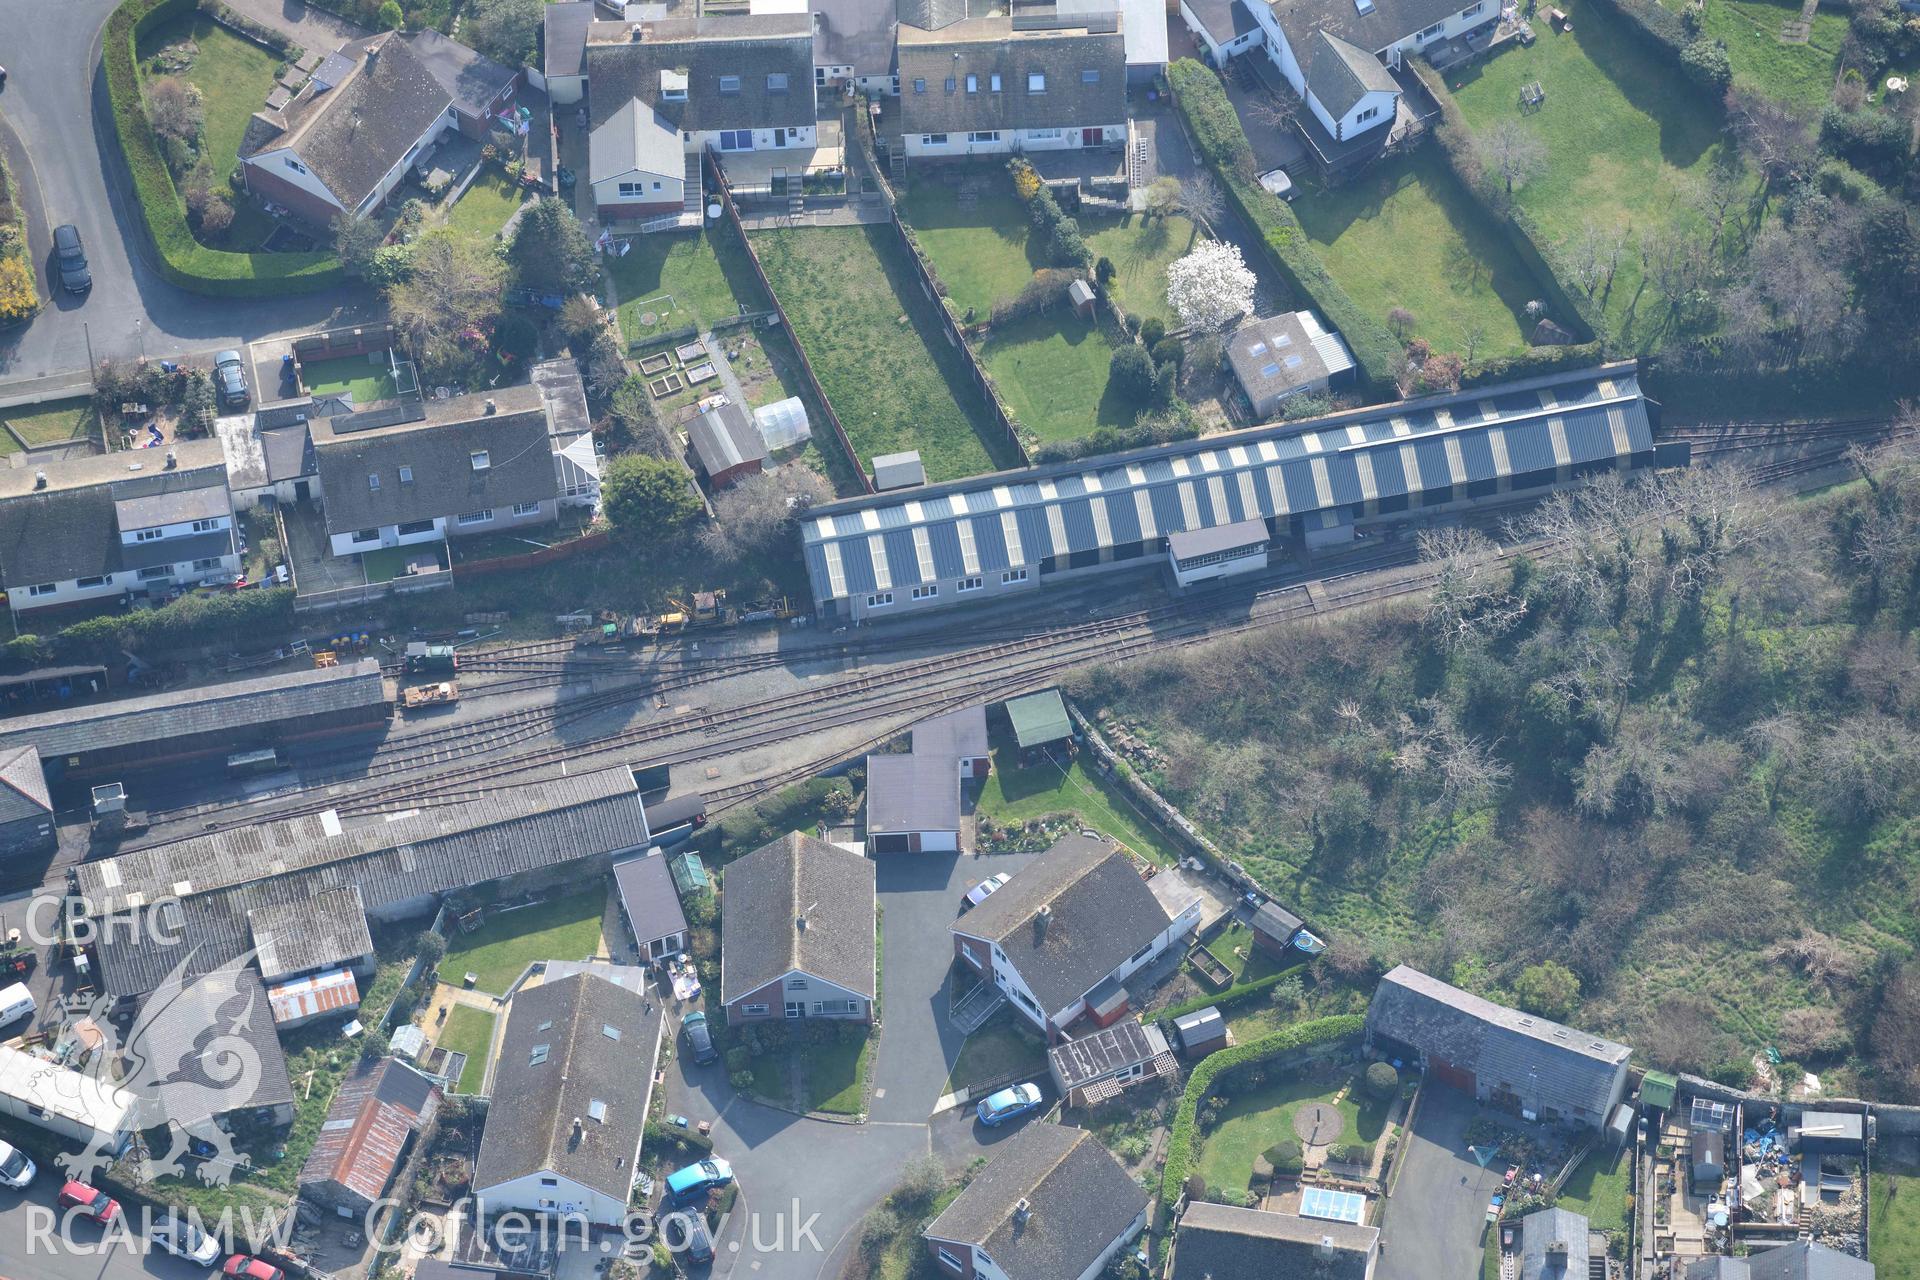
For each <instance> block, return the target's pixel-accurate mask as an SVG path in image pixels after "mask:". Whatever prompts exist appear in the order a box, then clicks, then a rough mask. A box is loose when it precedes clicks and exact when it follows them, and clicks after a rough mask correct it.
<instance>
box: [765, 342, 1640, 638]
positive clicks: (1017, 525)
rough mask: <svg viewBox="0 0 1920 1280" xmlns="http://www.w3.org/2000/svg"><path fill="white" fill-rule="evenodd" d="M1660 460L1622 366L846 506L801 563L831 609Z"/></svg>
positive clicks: (1634, 383) (813, 536) (808, 546)
mask: <svg viewBox="0 0 1920 1280" xmlns="http://www.w3.org/2000/svg"><path fill="white" fill-rule="evenodd" d="M1652 451H1653V433H1652V427H1651V424H1650V423H1649V422H1648V419H1647V405H1646V402H1645V401H1644V400H1643V399H1642V398H1641V394H1640V386H1639V382H1638V379H1637V378H1636V376H1635V374H1634V370H1633V367H1632V366H1631V365H1627V364H1619V365H1610V366H1604V367H1601V368H1593V369H1584V370H1576V371H1572V372H1567V373H1557V374H1548V375H1543V376H1541V377H1538V378H1528V379H1523V380H1521V381H1517V382H1511V383H1507V384H1504V385H1502V386H1498V387H1478V388H1474V389H1472V390H1469V391H1462V392H1456V393H1454V394H1451V395H1445V396H1430V397H1426V398H1423V399H1419V400H1408V401H1402V402H1400V403H1397V404H1386V405H1375V406H1372V407H1370V408H1366V409H1355V410H1350V411H1347V412H1342V413H1336V414H1329V415H1327V416H1326V417H1324V418H1314V419H1310V420H1307V421H1303V422H1289V423H1275V424H1270V425H1267V426H1261V427H1253V428H1249V429H1247V430H1244V431H1229V432H1222V433H1220V434H1218V435H1211V436H1205V437H1202V438H1201V439H1198V440H1183V441H1179V442H1177V443H1173V444H1166V445H1154V446H1150V447H1146V448H1141V449H1132V450H1128V451H1127V452H1124V453H1116V454H1110V455H1107V456H1105V457H1099V458H1083V459H1079V460H1076V461H1072V462H1058V463H1049V464H1047V465H1045V466H1038V467H1027V468H1023V469H1021V470H1018V471H1003V472H999V473H997V474H994V475H986V476H973V477H971V478H969V479H965V480H954V481H948V482H944V483H941V484H936V485H928V486H926V487H924V488H918V489H912V490H909V491H906V492H901V493H879V494H872V495H869V496H867V497H863V498H849V499H846V500H844V501H841V502H834V503H828V504H824V505H821V506H817V507H815V508H813V509H812V510H811V511H809V512H808V513H807V515H806V518H805V519H804V520H802V521H801V524H800V528H801V538H802V544H803V545H802V550H803V552H804V554H805V556H806V562H807V577H808V579H809V580H810V582H811V583H812V587H813V596H814V599H815V601H817V602H819V603H821V604H827V603H830V602H834V601H841V600H848V599H851V598H853V597H854V596H856V595H864V594H866V593H868V592H871V591H874V590H876V583H877V582H878V580H879V575H880V573H884V574H885V576H886V577H887V580H888V582H889V583H890V584H891V588H892V589H893V590H894V591H906V590H909V589H911V588H912V587H913V586H914V585H917V584H919V583H922V582H926V581H930V580H931V581H946V582H952V581H954V580H956V579H959V578H965V577H971V576H973V575H975V574H981V573H999V572H1001V571H1003V570H1006V569H1009V568H1018V567H1032V566H1037V565H1039V564H1041V563H1042V562H1043V561H1044V560H1046V559H1047V558H1048V557H1050V556H1053V557H1060V558H1062V559H1064V558H1066V557H1068V556H1071V555H1076V554H1081V555H1084V554H1085V553H1088V552H1094V551H1098V550H1101V549H1115V548H1125V547H1132V546H1136V545H1140V544H1142V543H1147V544H1151V543H1154V542H1155V541H1157V540H1158V539H1160V538H1164V537H1166V536H1168V535H1169V534H1171V533H1173V532H1175V531H1177V530H1182V529H1193V528H1201V527H1205V526H1210V525H1216V524H1231V523H1233V522H1235V521H1239V520H1245V519H1248V518H1250V517H1253V516H1260V517H1263V518H1269V519H1277V518H1284V517H1290V516H1295V515H1298V516H1303V517H1304V516H1308V515H1314V514H1318V513H1320V512H1323V511H1337V510H1340V509H1341V508H1344V507H1347V506H1350V505H1352V504H1354V503H1357V502H1361V501H1363V500H1365V499H1366V498H1367V497H1368V496H1369V494H1371V495H1374V496H1377V497H1379V498H1381V499H1383V500H1384V499H1389V498H1393V497H1397V496H1402V495H1406V494H1412V493H1427V492H1431V491H1433V490H1435V489H1447V490H1451V489H1452V487H1453V486H1454V485H1455V484H1456V483H1460V482H1471V481H1475V480H1491V479H1496V478H1498V477H1501V476H1509V477H1511V476H1521V475H1526V474H1529V473H1533V472H1539V471H1545V472H1548V473H1551V472H1552V470H1553V468H1555V467H1556V466H1559V465H1565V466H1569V467H1574V468H1578V467H1580V466H1582V465H1583V464H1585V463H1590V462H1599V461H1603V460H1606V461H1619V460H1622V459H1626V458H1631V457H1638V456H1643V455H1650V454H1651V453H1652ZM1363 467H1364V468H1366V471H1365V472H1363V471H1362V468H1363ZM1455 468H1458V469H1459V476H1458V479H1456V475H1455ZM1367 473H1370V477H1371V478H1370V479H1366V478H1364V477H1365V476H1366V475H1367ZM1369 485H1370V486H1371V487H1370V488H1369V487H1368V486H1369ZM962 525H964V526H965V528H964V529H963V528H962V527H961V526H962ZM923 548H924V550H925V553H926V554H927V555H928V557H929V558H930V560H931V563H930V564H929V565H928V566H927V568H926V569H923V568H922V564H923V561H922V560H921V554H922V549H923ZM929 570H930V571H929Z"/></svg>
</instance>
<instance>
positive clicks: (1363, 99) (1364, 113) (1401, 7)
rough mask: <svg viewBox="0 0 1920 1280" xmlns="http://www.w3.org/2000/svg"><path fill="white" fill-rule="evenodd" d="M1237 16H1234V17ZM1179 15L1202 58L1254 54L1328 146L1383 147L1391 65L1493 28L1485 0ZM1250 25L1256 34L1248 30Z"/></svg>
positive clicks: (1394, 90)
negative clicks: (1365, 141)
mask: <svg viewBox="0 0 1920 1280" xmlns="http://www.w3.org/2000/svg"><path fill="white" fill-rule="evenodd" d="M1236 10H1241V11H1242V12H1236ZM1180 15H1181V18H1182V20H1183V21H1184V22H1185V23H1186V26H1187V29H1188V30H1189V31H1191V32H1192V33H1193V34H1194V36H1195V38H1196V39H1197V40H1198V41H1199V42H1200V44H1201V46H1202V47H1203V48H1204V49H1205V50H1206V52H1207V55H1208V57H1209V60H1210V61H1212V62H1214V63H1215V64H1216V65H1218V64H1221V63H1224V62H1225V61H1226V59H1227V58H1229V57H1233V56H1235V55H1238V54H1241V53H1245V52H1249V51H1251V50H1253V49H1256V48H1258V49H1261V50H1262V51H1263V52H1264V53H1265V55H1266V57H1267V58H1268V59H1269V60H1270V61H1271V62H1272V64H1273V66H1274V67H1275V69H1277V70H1278V71H1279V72H1280V74H1281V76H1283V77H1284V78H1285V79H1286V82H1287V84H1288V85H1290V86H1291V87H1292V89H1293V91H1294V93H1296V94H1297V95H1299V97H1300V99H1301V100H1302V101H1303V102H1305V104H1306V106H1307V108H1308V114H1309V115H1310V117H1311V124H1309V123H1308V121H1307V120H1304V119H1303V120H1302V121H1301V123H1302V125H1303V127H1304V128H1305V129H1306V132H1307V134H1308V137H1309V138H1310V139H1313V138H1314V137H1315V133H1316V129H1315V126H1317V131H1318V133H1319V135H1320V137H1321V138H1324V139H1328V140H1331V141H1332V142H1334V143H1342V142H1349V141H1352V140H1354V139H1356V138H1360V137H1362V136H1364V135H1368V134H1374V133H1375V131H1378V132H1377V134H1376V136H1377V137H1378V138H1379V139H1380V140H1382V141H1384V139H1385V138H1386V136H1387V133H1388V129H1387V126H1389V125H1391V124H1392V122H1393V119H1394V116H1395V114H1396V113H1397V111H1398V109H1399V105H1400V93H1401V91H1400V85H1399V83H1398V82H1397V81H1396V80H1395V79H1394V77H1393V75H1392V72H1391V71H1390V69H1389V68H1390V66H1393V67H1397V66H1398V65H1399V63H1400V61H1401V60H1402V59H1403V58H1406V57H1409V56H1413V55H1416V54H1420V53H1423V52H1424V51H1426V50H1428V49H1431V48H1437V47H1439V46H1440V45H1442V44H1443V43H1444V42H1446V41H1448V40H1451V39H1454V38H1456V37H1459V36H1463V35H1465V34H1466V33H1468V32H1470V31H1473V30H1475V29H1477V28H1479V27H1483V26H1486V25H1488V24H1490V23H1493V22H1496V21H1498V20H1499V17H1500V6H1499V5H1498V4H1494V3H1492V2H1491V0H1472V3H1468V4H1464V5H1463V4H1461V3H1458V2H1457V0H1272V2H1271V3H1267V2H1266V0H1225V2H1223V0H1181V3H1180ZM1249 19H1251V21H1252V23H1253V25H1254V27H1256V28H1257V31H1256V30H1253V29H1250V28H1249V26H1248V20H1249Z"/></svg>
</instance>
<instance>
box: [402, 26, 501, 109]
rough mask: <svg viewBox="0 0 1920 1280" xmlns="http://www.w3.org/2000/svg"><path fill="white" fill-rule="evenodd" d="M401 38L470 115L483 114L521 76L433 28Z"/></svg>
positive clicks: (451, 99) (409, 33)
mask: <svg viewBox="0 0 1920 1280" xmlns="http://www.w3.org/2000/svg"><path fill="white" fill-rule="evenodd" d="M400 38H401V40H402V41H404V42H405V43H406V45H407V47H408V48H409V49H411V50H412V51H413V56H414V57H416V58H418V59H419V60H420V65H421V66H423V67H425V68H426V69H427V74H428V75H430V76H432V77H433V79H434V82H435V83H437V84H438V85H439V86H440V88H441V89H442V90H443V91H445V93H446V95H447V100H448V101H449V102H451V103H452V104H453V105H454V106H456V107H458V108H459V109H460V110H461V111H464V112H465V113H466V114H468V115H470V116H477V115H483V114H485V113H486V110H487V108H488V107H489V106H491V105H493V100H494V99H495V98H497V97H499V96H500V94H501V91H502V90H504V89H506V87H507V86H508V85H510V84H512V83H513V82H514V81H515V80H516V79H518V78H519V75H520V73H519V72H518V71H517V70H515V69H513V68H511V67H507V66H503V65H502V64H500V63H498V62H495V61H494V60H493V59H492V58H489V57H488V56H487V55H486V54H484V53H480V52H479V51H477V50H475V49H472V48H470V47H468V46H467V45H464V44H461V43H460V42H459V41H458V40H454V39H451V38H449V37H447V36H444V35H442V34H440V33H439V32H438V31H435V30H434V29H433V28H432V27H423V28H422V29H420V30H419V31H408V32H405V33H403V34H402V35H401V37H400Z"/></svg>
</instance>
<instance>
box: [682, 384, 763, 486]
mask: <svg viewBox="0 0 1920 1280" xmlns="http://www.w3.org/2000/svg"><path fill="white" fill-rule="evenodd" d="M687 443H688V444H689V445H690V446H691V447H692V449H693V456H694V457H696V458H698V459H699V460H700V468H701V470H703V471H705V472H706V473H707V474H708V475H709V476H717V475H719V474H721V473H722V472H724V471H730V470H732V469H733V468H734V467H737V466H740V465H742V464H743V463H748V462H765V461H766V460H767V442H766V441H765V440H762V439H761V438H760V430H759V428H757V427H755V426H754V425H753V422H752V420H751V419H749V418H748V417H747V411H746V410H745V409H742V408H741V407H740V406H739V405H737V404H735V403H733V402H732V401H731V400H729V401H727V403H725V404H722V405H715V406H714V407H713V408H711V409H709V410H707V411H706V412H705V413H703V414H700V415H699V416H698V417H696V418H695V419H694V420H693V421H692V422H690V423H688V424H687Z"/></svg>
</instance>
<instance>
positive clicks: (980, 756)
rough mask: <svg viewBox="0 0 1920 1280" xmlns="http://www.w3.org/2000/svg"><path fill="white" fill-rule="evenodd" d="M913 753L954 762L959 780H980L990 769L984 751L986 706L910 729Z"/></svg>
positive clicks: (938, 717)
mask: <svg viewBox="0 0 1920 1280" xmlns="http://www.w3.org/2000/svg"><path fill="white" fill-rule="evenodd" d="M913 754H915V755H916V756H937V757H940V758H943V759H947V760H953V761H956V762H957V766H958V768H959V771H960V776H961V777H962V778H971V779H974V780H976V781H977V780H979V779H981V778H984V777H986V776H987V771H988V770H989V769H990V768H992V767H993V757H992V756H991V755H989V754H988V750H987V707H986V704H985V703H981V704H980V705H979V706H974V707H966V708H963V709H961V710H959V711H949V712H948V713H947V714H946V715H943V716H934V717H933V718H932V719H930V720H922V721H921V722H920V723H919V724H916V725H915V726H913Z"/></svg>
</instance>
